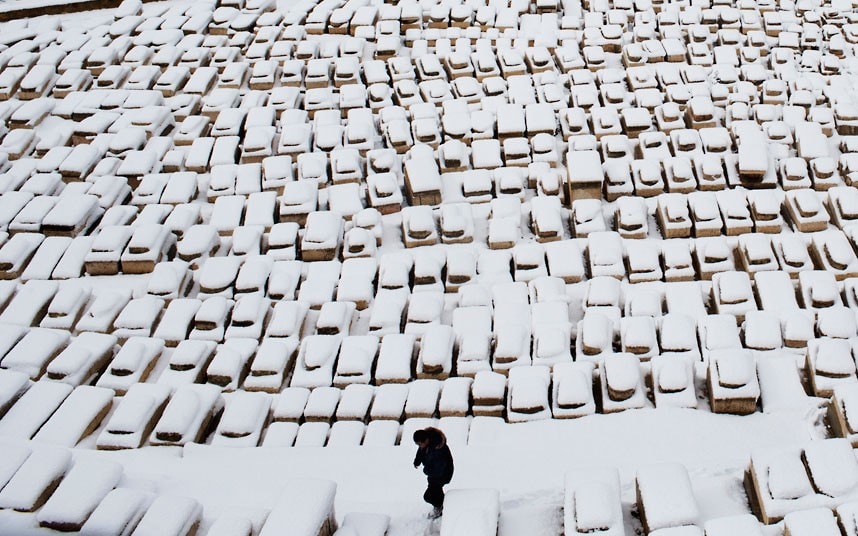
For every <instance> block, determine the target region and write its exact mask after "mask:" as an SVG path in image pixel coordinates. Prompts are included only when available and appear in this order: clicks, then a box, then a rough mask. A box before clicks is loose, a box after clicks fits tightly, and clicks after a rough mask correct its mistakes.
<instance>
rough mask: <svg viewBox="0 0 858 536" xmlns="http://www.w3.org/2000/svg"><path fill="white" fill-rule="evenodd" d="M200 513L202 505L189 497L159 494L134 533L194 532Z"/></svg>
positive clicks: (201, 513)
mask: <svg viewBox="0 0 858 536" xmlns="http://www.w3.org/2000/svg"><path fill="white" fill-rule="evenodd" d="M202 515H203V507H202V505H201V504H199V503H198V502H197V501H196V500H194V499H191V498H190V497H181V496H178V495H170V494H164V495H159V496H158V497H157V498H156V499H155V500H154V501H152V504H151V505H149V509H148V510H147V511H146V514H145V515H144V516H143V518H142V519H140V523H138V524H137V528H136V529H134V534H139V535H140V536H144V535H151V536H155V535H156V534H176V535H179V534H190V533H193V532H196V530H197V528H198V527H199V524H200V521H201V520H202Z"/></svg>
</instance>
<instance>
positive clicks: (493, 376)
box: [471, 371, 507, 417]
mask: <svg viewBox="0 0 858 536" xmlns="http://www.w3.org/2000/svg"><path fill="white" fill-rule="evenodd" d="M506 388H507V379H506V377H505V376H504V375H503V374H500V373H497V372H491V371H480V372H477V374H476V375H475V376H474V381H473V383H472V384H471V396H472V400H473V405H472V408H471V409H472V412H473V414H474V416H478V415H479V416H486V417H502V416H503V414H504V410H505V402H506Z"/></svg>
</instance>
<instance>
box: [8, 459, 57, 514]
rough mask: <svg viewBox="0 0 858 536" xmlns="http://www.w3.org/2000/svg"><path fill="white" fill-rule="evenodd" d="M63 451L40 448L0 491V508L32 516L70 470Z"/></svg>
mask: <svg viewBox="0 0 858 536" xmlns="http://www.w3.org/2000/svg"><path fill="white" fill-rule="evenodd" d="M71 459H72V456H71V453H70V452H69V451H67V450H65V449H59V448H55V447H42V448H39V449H36V450H34V451H33V453H32V454H30V456H29V457H28V458H27V459H26V460H25V461H24V462H23V463H22V464H21V465H20V467H19V468H18V470H17V471H15V474H14V475H13V476H12V478H11V479H9V481H8V482H7V483H6V485H5V486H4V487H3V490H2V491H0V508H4V509H14V510H17V511H19V512H33V511H35V510H37V509H38V508H39V507H41V506H42V505H43V504H45V502H46V501H47V500H48V498H49V497H50V496H51V495H52V494H53V492H54V490H55V489H56V488H57V485H58V484H59V483H60V481H61V480H62V479H63V477H64V476H65V474H66V472H67V471H68V469H69V467H70V466H71Z"/></svg>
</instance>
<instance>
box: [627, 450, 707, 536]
mask: <svg viewBox="0 0 858 536" xmlns="http://www.w3.org/2000/svg"><path fill="white" fill-rule="evenodd" d="M635 492H636V496H637V505H638V511H639V512H640V514H641V522H642V523H643V526H644V530H645V531H647V532H648V533H649V532H651V531H657V530H659V529H665V528H671V527H681V526H686V525H696V524H697V523H698V522H699V521H700V519H699V518H700V508H699V506H698V505H697V500H696V499H695V497H694V492H693V490H692V488H691V481H690V480H689V478H688V471H687V470H686V469H685V467H684V466H682V465H680V464H678V463H663V464H657V465H650V466H646V467H642V468H640V469H638V472H637V477H636V478H635Z"/></svg>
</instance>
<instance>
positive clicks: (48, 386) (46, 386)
mask: <svg viewBox="0 0 858 536" xmlns="http://www.w3.org/2000/svg"><path fill="white" fill-rule="evenodd" d="M72 390H73V388H72V387H71V386H70V385H67V384H62V383H59V382H47V381H45V382H35V383H34V384H33V386H32V387H31V388H29V389H27V391H26V392H24V394H23V395H21V396H20V398H18V399H17V400H16V401H15V404H14V405H13V406H12V407H11V408H9V410H8V411H7V412H6V414H5V415H4V417H3V419H2V420H0V431H2V433H3V434H4V435H7V436H9V437H18V438H22V439H29V438H31V437H32V436H33V435H34V434H35V433H36V432H37V431H38V430H39V428H40V427H41V426H42V425H43V424H44V423H45V421H47V420H48V419H49V418H50V416H51V415H52V414H53V412H54V411H56V409H57V408H58V407H59V406H60V404H62V402H63V401H64V400H65V399H66V398H67V397H68V395H69V394H70V393H71V392H72Z"/></svg>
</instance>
